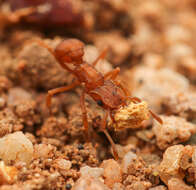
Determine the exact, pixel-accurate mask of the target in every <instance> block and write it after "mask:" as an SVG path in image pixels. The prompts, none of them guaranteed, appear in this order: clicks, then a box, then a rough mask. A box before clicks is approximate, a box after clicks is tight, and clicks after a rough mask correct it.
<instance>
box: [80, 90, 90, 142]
mask: <svg viewBox="0 0 196 190" xmlns="http://www.w3.org/2000/svg"><path fill="white" fill-rule="evenodd" d="M80 106H81V110H82V119H83V124H84V129H85V134H86V139H87V141H89V131H88V119H87V111H86V105H85V91H84V90H83V91H82V95H81V97H80Z"/></svg>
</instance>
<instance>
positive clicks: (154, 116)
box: [148, 110, 163, 125]
mask: <svg viewBox="0 0 196 190" xmlns="http://www.w3.org/2000/svg"><path fill="white" fill-rule="evenodd" d="M148 111H149V112H150V114H151V115H152V117H153V118H154V119H155V120H157V121H158V122H159V123H160V124H161V125H162V124H163V120H162V119H161V118H160V117H159V116H158V115H156V114H155V113H153V112H152V111H151V110H148Z"/></svg>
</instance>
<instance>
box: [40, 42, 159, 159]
mask: <svg viewBox="0 0 196 190" xmlns="http://www.w3.org/2000/svg"><path fill="white" fill-rule="evenodd" d="M39 43H40V44H41V45H42V46H44V47H46V48H47V49H48V50H49V51H50V52H51V53H52V54H53V55H54V57H55V58H56V59H57V61H58V63H59V64H60V65H61V67H62V68H64V69H66V70H67V71H69V72H70V73H72V74H73V75H74V76H75V78H76V79H75V81H74V82H73V83H72V84H70V85H68V86H63V87H60V88H56V89H52V90H49V91H48V95H47V99H46V102H47V106H48V107H49V108H50V106H51V98H52V96H54V95H55V94H57V93H60V92H65V91H68V90H71V89H73V88H75V87H76V86H78V85H81V84H82V86H83V91H82V94H81V97H80V105H81V109H82V117H83V124H84V128H85V133H86V137H87V138H89V134H88V120H87V111H86V106H85V95H86V94H88V95H89V96H90V97H92V98H93V99H94V100H95V101H96V102H97V104H98V105H99V106H101V107H102V108H103V109H104V110H105V115H104V117H103V119H102V122H101V126H100V130H101V131H102V132H103V133H104V134H105V135H106V136H107V138H108V140H109V142H110V143H111V146H112V149H113V153H114V156H115V158H116V159H118V154H117V151H116V147H115V144H114V142H113V140H112V138H111V136H110V135H109V133H108V132H107V130H106V122H107V118H108V116H110V117H111V119H112V121H113V122H115V120H114V117H113V112H114V111H115V110H116V109H119V108H120V107H121V106H123V105H126V100H127V99H130V100H131V101H133V102H140V99H139V98H134V97H132V98H131V97H130V96H129V94H128V91H127V90H126V89H125V88H124V87H123V86H122V85H121V84H120V83H119V82H117V81H116V80H115V79H116V77H117V75H118V73H119V71H120V69H119V68H116V69H114V70H112V71H110V72H108V73H106V74H105V75H103V74H101V73H100V72H99V71H97V69H95V66H96V64H97V63H98V61H99V60H100V59H103V58H104V57H105V55H106V53H107V49H104V50H103V51H102V53H101V54H100V55H99V56H98V57H97V59H96V60H95V61H94V62H93V63H92V64H88V63H86V62H84V61H83V55H84V44H83V43H82V42H81V41H79V40H77V39H67V40H64V41H62V42H61V43H59V45H57V47H56V49H55V50H54V51H53V50H52V49H51V48H50V47H48V46H47V45H46V44H44V43H43V42H39ZM150 113H151V114H152V116H153V117H154V118H155V119H157V120H158V121H159V122H160V123H162V120H161V119H160V118H159V117H158V116H156V115H155V114H154V113H152V112H151V111H150Z"/></svg>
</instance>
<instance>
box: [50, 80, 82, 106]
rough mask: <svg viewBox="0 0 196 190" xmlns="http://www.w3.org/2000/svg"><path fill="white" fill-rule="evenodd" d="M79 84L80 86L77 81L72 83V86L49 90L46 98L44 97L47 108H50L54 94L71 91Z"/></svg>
mask: <svg viewBox="0 0 196 190" xmlns="http://www.w3.org/2000/svg"><path fill="white" fill-rule="evenodd" d="M79 84H80V82H79V81H75V82H73V83H72V84H70V85H68V86H63V87H60V88H55V89H52V90H49V91H48V94H47V97H46V105H47V107H48V108H50V106H51V100H52V96H54V95H55V94H58V93H61V92H65V91H68V90H71V89H72V88H75V87H76V86H78V85H79Z"/></svg>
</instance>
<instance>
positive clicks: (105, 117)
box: [101, 110, 119, 160]
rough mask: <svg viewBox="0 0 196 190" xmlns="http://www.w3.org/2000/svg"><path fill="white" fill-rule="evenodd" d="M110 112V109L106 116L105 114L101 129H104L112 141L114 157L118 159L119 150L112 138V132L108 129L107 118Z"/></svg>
mask: <svg viewBox="0 0 196 190" xmlns="http://www.w3.org/2000/svg"><path fill="white" fill-rule="evenodd" d="M109 112H110V111H109V110H107V111H106V113H105V116H104V118H103V120H102V123H101V131H103V133H104V134H105V136H106V137H107V139H108V140H109V142H110V144H111V146H112V150H113V154H114V157H115V159H116V160H118V159H119V157H118V153H117V150H116V145H115V143H114V141H113V140H112V137H111V136H110V134H109V133H108V132H107V130H106V122H107V118H108V115H109Z"/></svg>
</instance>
